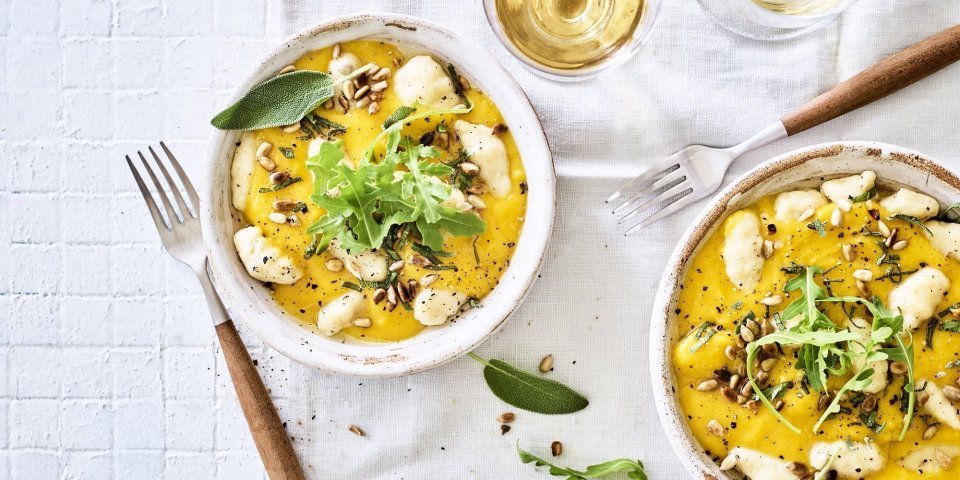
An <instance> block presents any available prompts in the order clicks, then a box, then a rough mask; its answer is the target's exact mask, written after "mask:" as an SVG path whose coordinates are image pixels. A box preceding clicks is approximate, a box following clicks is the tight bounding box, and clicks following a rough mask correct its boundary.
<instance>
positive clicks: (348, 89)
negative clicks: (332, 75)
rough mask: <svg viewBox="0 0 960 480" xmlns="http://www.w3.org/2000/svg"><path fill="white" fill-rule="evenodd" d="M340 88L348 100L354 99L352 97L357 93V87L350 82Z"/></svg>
mask: <svg viewBox="0 0 960 480" xmlns="http://www.w3.org/2000/svg"><path fill="white" fill-rule="evenodd" d="M340 88H341V89H342V90H343V94H344V95H346V96H347V98H348V99H350V98H354V95H356V93H357V87H356V86H355V85H354V84H353V82H351V81H350V80H347V81H345V82H343V84H342V85H341V86H340ZM364 88H366V87H364Z"/></svg>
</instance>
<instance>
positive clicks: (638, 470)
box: [517, 442, 647, 480]
mask: <svg viewBox="0 0 960 480" xmlns="http://www.w3.org/2000/svg"><path fill="white" fill-rule="evenodd" d="M555 443H559V442H555ZM551 451H552V452H557V453H555V454H554V456H557V455H559V454H560V451H562V446H561V447H560V448H559V449H558V448H557V447H552V446H551ZM517 454H518V455H519V456H520V461H521V462H523V463H533V464H534V465H536V466H538V467H549V470H548V471H549V472H550V475H553V476H555V477H567V480H587V479H589V478H601V477H604V476H606V475H611V474H614V473H625V474H626V476H627V478H629V479H630V480H647V474H646V472H644V470H643V463H642V462H641V461H640V460H629V459H626V458H618V459H616V460H611V461H609V462H603V463H599V464H597V465H590V466H589V467H587V468H586V469H585V470H582V471H581V470H574V469H572V468H567V467H560V466H557V465H554V464H552V463H550V462H548V461H547V460H544V459H542V458H540V457H538V456H536V455H534V454H532V453H530V452H528V451H526V450H524V449H522V448H520V444H519V443H517Z"/></svg>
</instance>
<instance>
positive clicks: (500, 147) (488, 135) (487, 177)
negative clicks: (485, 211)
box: [453, 120, 510, 197]
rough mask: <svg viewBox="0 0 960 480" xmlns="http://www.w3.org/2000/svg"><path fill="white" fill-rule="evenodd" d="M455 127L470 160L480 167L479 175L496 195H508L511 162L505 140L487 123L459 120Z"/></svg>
mask: <svg viewBox="0 0 960 480" xmlns="http://www.w3.org/2000/svg"><path fill="white" fill-rule="evenodd" d="M453 128H454V130H456V131H457V135H458V136H459V137H460V141H461V142H462V143H463V149H464V150H465V151H466V152H467V153H469V154H470V161H471V162H473V163H475V164H476V165H477V166H479V167H480V173H479V174H478V176H479V177H480V180H482V181H483V182H484V183H486V184H487V186H488V187H489V188H490V193H492V194H493V195H494V196H496V197H504V196H506V195H508V194H509V193H510V162H509V161H508V160H507V147H506V146H505V145H504V144H503V140H501V139H500V137H498V136H496V135H494V134H493V128H491V127H488V126H486V125H480V124H476V123H470V122H466V121H463V120H457V121H456V122H455V123H454V124H453Z"/></svg>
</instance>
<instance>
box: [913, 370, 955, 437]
mask: <svg viewBox="0 0 960 480" xmlns="http://www.w3.org/2000/svg"><path fill="white" fill-rule="evenodd" d="M916 383H917V385H918V386H922V385H926V388H925V389H924V390H923V391H924V392H927V395H929V396H928V397H927V403H924V404H923V410H924V411H926V412H927V413H928V414H930V416H931V417H933V418H935V419H937V421H939V422H940V423H942V424H944V425H946V426H948V427H950V428H952V429H954V430H960V413H957V407H956V406H954V405H953V403H950V399H948V398H947V396H946V395H944V394H943V390H941V389H940V387H938V386H937V384H935V383H933V382H931V381H929V380H917V382H916Z"/></svg>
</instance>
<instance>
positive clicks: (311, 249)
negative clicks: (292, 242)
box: [303, 235, 320, 260]
mask: <svg viewBox="0 0 960 480" xmlns="http://www.w3.org/2000/svg"><path fill="white" fill-rule="evenodd" d="M319 244H320V237H319V236H318V235H314V236H313V239H312V240H310V245H307V249H306V250H304V251H303V259H304V260H310V259H311V258H312V257H313V256H314V255H316V254H317V245H319Z"/></svg>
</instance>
